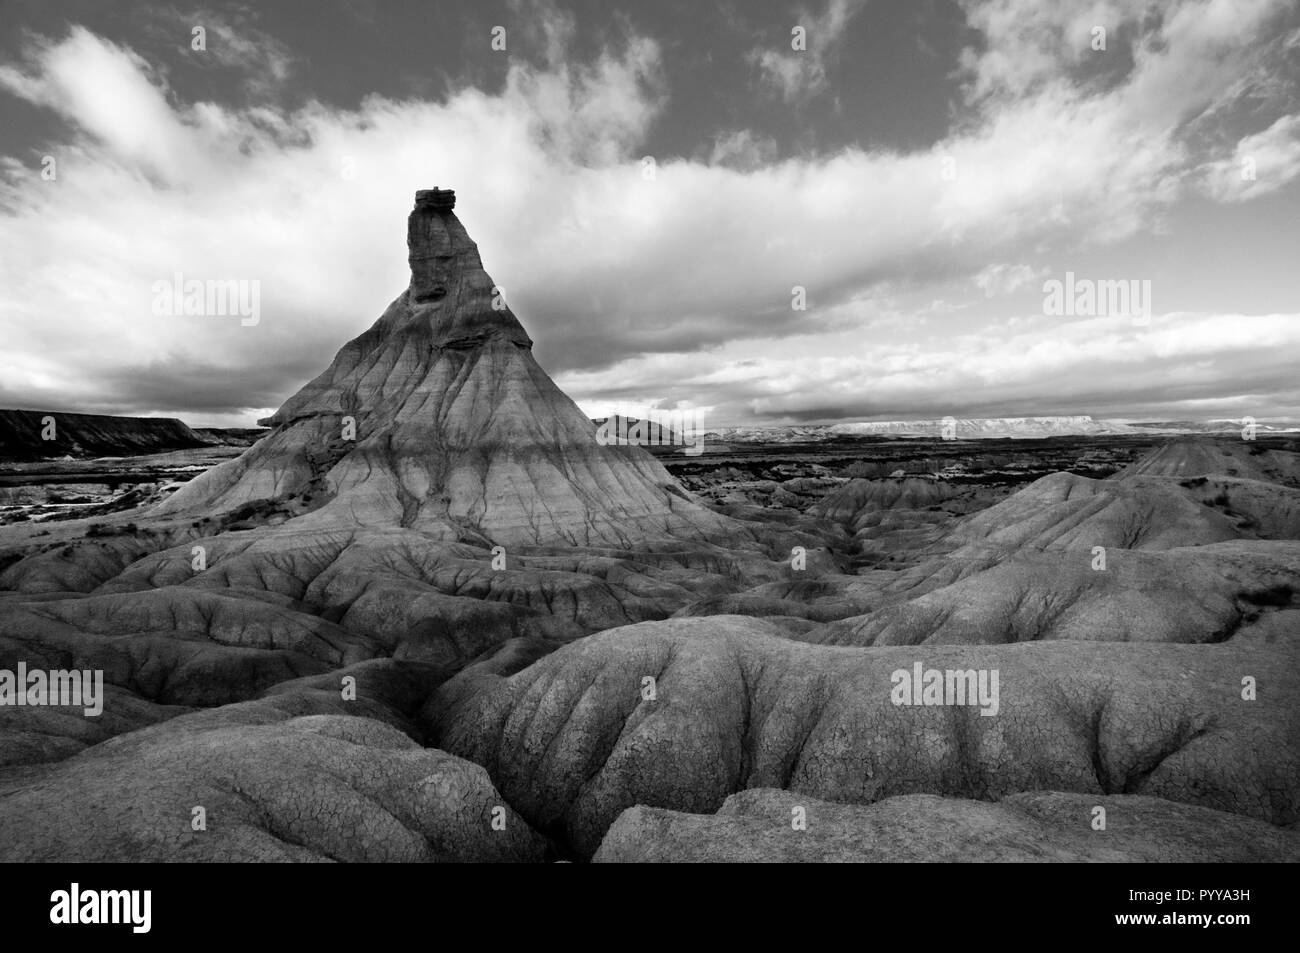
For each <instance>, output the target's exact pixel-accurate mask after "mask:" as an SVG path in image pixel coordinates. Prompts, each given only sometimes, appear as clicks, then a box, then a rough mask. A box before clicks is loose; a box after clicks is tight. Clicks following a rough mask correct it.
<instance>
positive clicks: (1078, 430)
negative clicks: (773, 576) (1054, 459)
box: [708, 414, 1150, 443]
mask: <svg viewBox="0 0 1300 953" xmlns="http://www.w3.org/2000/svg"><path fill="white" fill-rule="evenodd" d="M1148 432H1150V431H1148V430H1144V429H1139V428H1137V427H1134V426H1132V425H1130V424H1122V423H1118V422H1115V421H1109V420H1095V419H1093V418H1092V417H1091V416H1089V415H1087V414H1079V415H1074V416H1061V417H1053V416H1049V417H946V418H939V419H933V420H864V421H853V422H849V423H838V424H815V425H793V426H776V427H719V428H714V429H711V430H710V431H709V432H708V436H712V437H716V438H717V439H718V440H723V441H727V442H730V443H804V442H812V441H818V440H834V439H836V438H838V437H871V436H891V437H930V438H933V439H943V438H944V437H946V436H948V437H950V438H951V439H955V440H979V439H993V438H1001V437H1016V438H1020V439H1033V438H1042V437H1065V436H1094V435H1112V434H1113V435H1126V434H1138V433H1148Z"/></svg>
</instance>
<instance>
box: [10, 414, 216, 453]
mask: <svg viewBox="0 0 1300 953" xmlns="http://www.w3.org/2000/svg"><path fill="white" fill-rule="evenodd" d="M51 421H52V423H51ZM214 442H215V441H214V440H212V439H209V438H207V437H204V436H203V435H201V434H199V433H196V432H195V431H193V430H191V429H190V428H189V427H187V426H186V425H185V424H184V423H182V422H181V421H179V420H177V419H175V418H174V417H114V416H111V415H108V414H68V413H63V412H61V411H49V410H0V461H6V462H13V461H29V460H31V461H34V460H52V459H58V458H60V457H75V458H85V457H109V456H133V455H137V454H146V453H167V452H170V451H173V450H189V449H192V448H194V447H205V446H208V445H210V444H212V443H214Z"/></svg>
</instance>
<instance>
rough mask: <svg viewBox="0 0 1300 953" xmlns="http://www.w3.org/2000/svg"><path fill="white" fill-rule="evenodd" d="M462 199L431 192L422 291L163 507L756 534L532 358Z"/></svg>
mask: <svg viewBox="0 0 1300 953" xmlns="http://www.w3.org/2000/svg"><path fill="white" fill-rule="evenodd" d="M454 205H455V196H454V194H453V193H452V192H450V191H445V190H439V189H433V190H427V191H422V192H420V193H418V195H417V198H416V205H415V208H414V210H412V212H411V214H410V216H409V217H408V219H407V246H408V249H409V256H408V261H409V263H410V268H411V280H410V284H409V286H408V287H407V289H406V290H405V291H403V292H402V294H400V295H399V296H398V297H397V299H396V300H395V301H394V302H393V303H392V304H391V305H389V307H388V309H387V310H386V311H385V312H384V314H383V316H382V317H380V319H379V320H378V321H377V322H376V323H375V324H374V326H373V327H371V328H370V330H369V331H367V332H365V333H364V334H362V335H361V336H360V337H358V338H356V339H355V340H353V341H351V342H350V343H348V344H347V345H345V346H344V347H343V349H342V350H341V351H339V353H338V355H337V356H336V357H335V359H334V361H333V363H332V364H331V365H330V366H329V367H328V368H327V369H326V370H325V371H324V372H323V373H322V374H321V375H320V376H318V377H317V378H316V379H315V380H313V381H311V382H310V383H309V384H307V385H306V386H305V387H303V388H302V390H300V391H299V392H298V393H297V394H295V395H294V396H293V397H291V398H290V399H289V400H288V401H287V402H286V403H285V404H284V406H283V407H281V408H280V410H279V411H277V412H276V413H275V414H274V415H272V416H271V417H270V418H268V419H267V420H265V421H263V424H264V425H266V426H269V427H271V428H272V432H271V434H270V435H269V436H267V437H266V438H265V439H263V440H262V441H261V442H260V443H258V444H257V445H256V446H255V447H253V448H252V449H251V450H250V451H249V452H248V453H246V454H244V455H243V456H241V457H239V458H238V459H236V460H233V461H231V462H229V463H227V464H224V465H222V466H219V467H216V468H214V469H213V470H211V471H209V472H208V473H206V474H204V475H202V476H200V477H199V478H197V479H195V480H194V481H193V482H191V483H190V484H188V485H186V486H185V487H184V488H182V489H181V490H180V491H179V492H178V493H176V495H175V496H173V497H172V498H171V499H170V500H168V501H167V502H166V503H165V504H163V505H162V506H161V507H160V508H159V511H158V512H159V513H160V514H188V513H202V514H204V515H207V514H210V513H212V512H221V511H229V510H233V509H235V508H236V507H239V506H241V505H245V504H249V503H251V502H254V501H263V500H269V501H279V502H281V503H283V504H285V505H287V506H290V507H295V508H298V509H300V510H302V511H304V512H308V513H309V516H308V517H307V520H306V524H305V525H308V526H323V525H329V526H376V525H381V526H401V527H405V528H409V529H414V530H417V531H418V532H420V533H422V534H424V535H426V536H427V535H432V536H437V537H440V538H444V539H450V540H456V539H468V540H480V541H490V542H492V543H501V544H506V545H512V544H525V543H565V544H571V545H593V544H596V545H619V546H623V545H627V544H629V543H631V542H634V541H636V540H639V539H641V538H644V537H645V536H647V535H669V536H676V537H683V536H684V537H688V538H701V537H715V538H726V537H728V536H735V535H737V533H739V532H743V530H742V527H740V526H739V525H737V524H735V523H733V522H732V521H729V520H727V519H726V518H725V517H722V516H720V515H718V514H716V513H713V512H712V511H710V510H707V509H705V508H704V507H702V506H700V505H699V504H697V503H695V502H694V501H692V500H691V499H690V498H689V497H688V495H687V494H685V493H684V492H683V491H682V490H681V489H680V488H679V487H678V486H677V485H676V483H675V481H673V479H672V478H671V477H670V476H669V475H668V473H667V472H666V471H665V470H664V469H663V467H662V465H660V464H659V463H658V462H657V461H655V459H654V458H653V457H652V456H650V454H648V453H646V452H645V451H644V450H642V449H641V448H640V447H636V446H603V445H601V444H600V443H598V442H597V440H596V439H595V430H596V428H595V425H594V424H592V422H591V421H590V420H589V419H588V418H587V417H586V415H585V414H583V413H582V411H581V410H579V409H578V407H577V405H576V404H574V403H573V401H572V400H570V399H569V398H568V397H567V396H566V395H565V394H564V393H563V392H562V391H560V389H559V388H558V387H556V386H555V384H554V382H553V381H552V380H551V379H550V377H548V376H547V374H546V372H545V371H543V370H542V369H541V368H540V367H539V366H538V364H537V362H536V361H535V360H534V359H533V355H532V344H533V342H532V340H531V339H530V338H529V336H528V334H527V333H526V332H525V331H524V329H523V327H522V326H521V325H520V323H519V321H518V320H517V319H516V318H515V315H514V314H513V312H511V310H510V308H509V306H508V305H507V304H506V302H505V301H504V298H503V297H502V293H501V292H500V290H499V289H498V288H497V287H496V286H495V285H494V283H493V281H492V279H491V278H490V277H489V276H488V274H487V272H486V271H484V269H483V264H482V261H481V260H480V258H479V252H478V246H477V245H476V244H475V243H474V242H473V241H472V240H471V239H470V237H469V235H468V234H466V232H465V228H464V226H463V225H461V223H460V220H459V219H458V218H457V217H456V215H455V213H454V212H453V211H452V209H453V207H454Z"/></svg>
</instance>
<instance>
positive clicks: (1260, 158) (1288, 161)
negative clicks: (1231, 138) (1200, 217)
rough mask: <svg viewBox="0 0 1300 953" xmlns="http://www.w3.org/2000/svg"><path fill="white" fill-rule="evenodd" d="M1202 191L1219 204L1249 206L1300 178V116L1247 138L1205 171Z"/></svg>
mask: <svg viewBox="0 0 1300 953" xmlns="http://www.w3.org/2000/svg"><path fill="white" fill-rule="evenodd" d="M1201 174H1202V176H1203V178H1202V179H1201V187H1202V189H1203V190H1204V191H1205V193H1206V194H1207V195H1209V196H1210V197H1211V198H1213V199H1214V200H1215V201H1218V202H1245V201H1248V200H1250V199H1253V198H1258V197H1259V196H1261V195H1267V194H1269V193H1270V192H1276V191H1277V190H1278V189H1280V188H1282V187H1283V186H1284V185H1286V184H1287V183H1288V182H1291V181H1292V180H1294V179H1295V178H1296V177H1297V176H1300V114H1296V115H1293V116H1282V117H1280V118H1279V119H1278V120H1277V121H1276V122H1275V123H1273V125H1271V126H1269V127H1268V128H1267V129H1265V130H1264V131H1263V132H1258V133H1255V134H1254V135H1251V136H1245V137H1244V138H1242V139H1241V140H1240V141H1238V143H1237V145H1236V148H1234V149H1233V151H1232V154H1231V155H1230V156H1228V157H1225V158H1223V159H1218V160H1216V161H1213V162H1207V163H1206V164H1205V165H1204V166H1202V167H1201Z"/></svg>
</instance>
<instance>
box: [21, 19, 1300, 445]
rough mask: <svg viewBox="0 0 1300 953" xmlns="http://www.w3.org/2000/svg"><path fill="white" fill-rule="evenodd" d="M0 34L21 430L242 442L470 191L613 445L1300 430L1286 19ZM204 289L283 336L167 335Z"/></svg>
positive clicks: (256, 327) (274, 26)
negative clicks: (1063, 295)
mask: <svg viewBox="0 0 1300 953" xmlns="http://www.w3.org/2000/svg"><path fill="white" fill-rule="evenodd" d="M0 23H3V24H4V28H3V30H2V31H0V341H3V344H2V345H0V407H19V408H29V409H39V410H54V411H59V410H62V411H80V412H87V413H114V414H134V415H146V416H156V415H162V416H178V417H181V418H182V419H184V420H185V421H187V422H188V423H190V424H192V425H195V426H249V425H251V424H252V422H253V421H255V420H256V419H258V418H260V417H263V416H266V415H268V414H269V413H270V412H271V411H273V410H274V409H275V408H276V407H278V406H279V405H280V404H281V403H282V402H283V401H284V400H285V399H286V398H287V397H288V396H289V395H291V394H292V393H293V392H294V391H296V390H297V389H298V388H299V387H301V386H302V384H304V383H305V382H306V381H307V380H309V379H310V378H312V377H313V376H315V375H316V374H317V373H318V372H319V371H320V370H322V369H323V368H324V367H325V366H326V365H327V364H328V363H329V361H330V360H331V359H332V357H333V355H334V353H335V352H336V351H337V350H338V349H339V348H340V347H341V346H342V345H343V344H344V343H345V342H346V341H348V340H350V339H351V338H353V337H355V336H356V335H358V334H360V333H361V332H362V331H364V330H365V329H366V328H367V327H369V326H370V325H371V324H372V323H373V322H374V321H375V319H377V318H378V316H379V315H380V314H381V313H382V312H383V310H384V309H385V307H386V306H387V305H388V303H389V302H390V301H391V300H392V299H393V298H394V297H396V296H397V295H398V294H399V293H400V292H401V291H402V290H403V289H404V288H405V285H406V282H407V278H408V273H407V265H406V247H405V237H406V236H405V217H406V214H407V213H408V212H409V210H410V208H411V204H412V197H413V193H414V192H415V190H417V189H421V188H432V187H434V186H440V187H442V188H453V189H455V190H456V193H457V207H456V213H457V215H458V216H459V217H460V219H461V221H462V222H464V224H465V227H466V228H467V230H468V231H469V234H470V235H471V236H472V237H473V238H474V239H475V240H476V241H477V243H478V245H479V250H480V253H481V256H482V258H483V262H484V265H485V267H486V269H487V270H488V272H489V274H491V275H492V276H493V279H494V280H495V281H496V283H497V284H498V285H499V286H500V287H501V288H502V289H503V290H504V293H505V295H506V298H507V300H508V301H509V304H510V307H511V309H512V310H513V311H514V312H515V314H516V315H517V316H518V317H519V319H520V321H521V322H522V323H523V325H524V327H525V328H526V329H527V330H528V332H529V334H530V336H531V337H532V338H533V339H534V341H535V342H536V345H535V348H534V353H535V355H536V357H537V359H538V361H539V362H540V363H541V364H542V366H543V367H544V368H545V369H546V370H547V371H548V372H550V373H551V375H552V376H553V377H554V378H555V380H556V382H557V383H558V384H559V385H560V386H561V387H562V388H563V389H564V390H565V391H566V392H567V393H569V395H570V396H571V397H573V398H574V399H575V400H576V401H578V403H579V405H580V406H582V407H583V408H584V409H585V410H587V411H588V412H589V413H590V414H592V415H593V416H601V415H603V414H604V413H608V412H610V411H611V410H619V409H624V408H627V407H629V406H631V407H638V406H639V407H648V408H649V407H658V408H661V409H668V408H692V409H693V410H695V411H697V412H699V413H702V414H704V415H706V416H705V419H706V420H707V422H708V424H709V425H719V426H721V425H736V424H739V425H746V424H780V423H811V422H830V421H838V420H898V419H928V418H936V417H942V416H947V415H952V416H956V417H976V416H1043V415H1053V414H1092V415H1093V416H1096V417H1107V418H1116V419H1130V420H1133V419H1148V420H1176V419H1190V418H1223V417H1234V418H1239V417H1243V416H1253V417H1256V418H1258V419H1261V420H1264V419H1290V420H1295V419H1297V418H1300V373H1298V371H1300V4H1297V3H1296V2H1295V0H1166V2H1148V0H1124V2H1120V0H1073V2H1067V0H1036V2H1030V0H989V2H975V0H970V2H957V0H952V2H948V0H910V2H909V0H810V2H809V3H806V4H805V3H798V2H796V3H779V2H754V0H746V2H739V0H722V2H713V3H709V2H701V0H662V2H656V3H623V4H619V3H609V2H596V0H591V2H586V0H583V2H562V0H548V2H524V0H512V2H477V0H476V2H457V3H452V2H427V0H423V2H382V3H380V2H371V0H311V2H306V0H304V2H287V0H286V2H270V3H265V4H257V5H252V4H244V3H210V4H203V5H199V6H187V5H179V6H166V5H163V4H158V3H133V2H130V0H126V2H120V3H114V4H105V3H101V2H92V0H86V2H72V0H0ZM500 47H504V48H503V49H502V48H500ZM177 274H180V275H182V276H183V278H184V280H196V279H197V280H200V281H226V280H233V281H239V282H245V283H246V285H245V287H253V283H256V288H257V289H258V295H259V299H258V301H259V305H258V319H257V321H256V323H252V322H250V321H246V320H242V319H241V317H240V316H239V315H232V314H203V315H195V314H188V315H187V314H184V313H180V314H174V313H165V311H166V309H162V310H163V311H164V313H159V311H160V309H159V308H158V307H157V301H156V300H155V298H156V296H157V295H156V291H157V287H158V283H159V282H164V283H167V282H172V281H174V276H175V275H177ZM1067 275H1072V276H1073V278H1072V279H1067ZM1068 280H1069V281H1072V283H1071V284H1070V285H1069V287H1070V288H1071V289H1072V292H1077V290H1078V289H1080V288H1083V287H1085V286H1089V287H1096V285H1095V284H1094V283H1099V282H1108V283H1115V282H1125V283H1126V284H1125V285H1124V286H1123V287H1124V288H1125V289H1126V290H1131V291H1132V292H1133V297H1132V298H1131V300H1130V302H1129V306H1128V307H1127V308H1124V307H1118V308H1115V307H1102V304H1103V303H1105V302H1106V301H1107V300H1108V299H1107V296H1106V295H1105V294H1102V295H1099V296H1097V297H1096V298H1094V299H1093V300H1092V301H1091V302H1089V301H1088V300H1087V299H1076V298H1075V297H1074V294H1073V293H1072V294H1071V304H1072V305H1077V307H1069V308H1065V309H1064V310H1062V309H1060V308H1054V307H1053V306H1051V304H1050V299H1051V297H1052V295H1051V294H1050V290H1051V289H1052V288H1053V287H1055V286H1054V284H1053V283H1054V282H1059V283H1060V287H1061V288H1064V287H1066V282H1067V281H1068ZM1129 282H1132V283H1133V284H1127V283H1129ZM1101 287H1102V288H1105V287H1107V285H1102V286H1101ZM1109 287H1110V288H1111V289H1112V290H1114V289H1115V288H1117V287H1119V286H1118V285H1115V284H1111V285H1109ZM1138 302H1141V306H1139V305H1138ZM1111 304H1112V305H1117V304H1122V302H1119V301H1118V300H1116V301H1113V302H1111ZM1115 311H1118V312H1119V313H1115Z"/></svg>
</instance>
